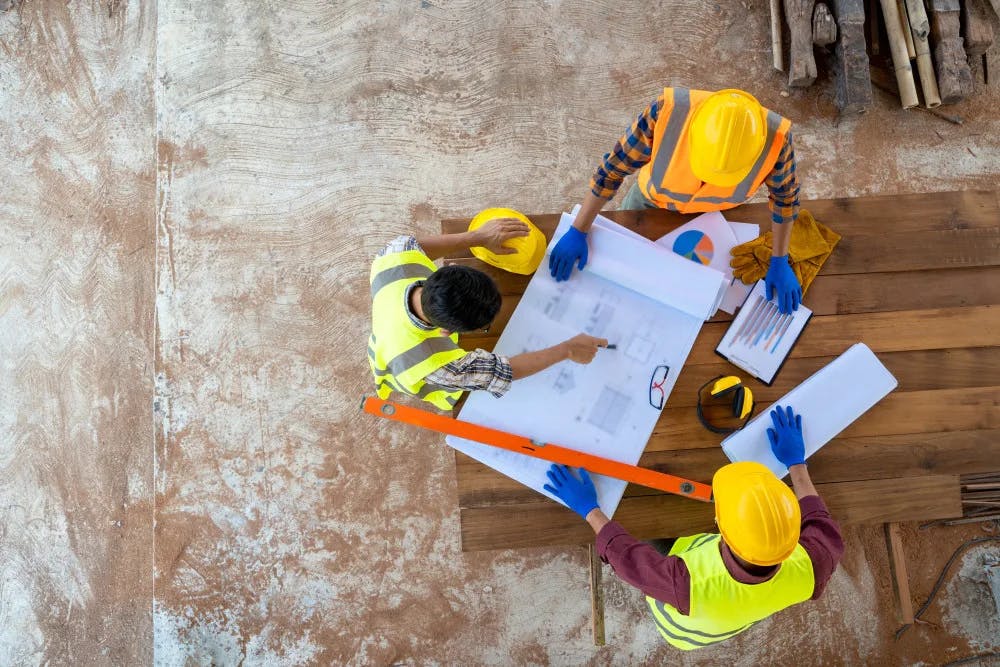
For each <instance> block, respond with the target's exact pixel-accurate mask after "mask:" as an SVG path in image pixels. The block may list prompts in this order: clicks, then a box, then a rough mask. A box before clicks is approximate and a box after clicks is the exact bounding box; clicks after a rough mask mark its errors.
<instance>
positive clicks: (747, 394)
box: [698, 375, 754, 434]
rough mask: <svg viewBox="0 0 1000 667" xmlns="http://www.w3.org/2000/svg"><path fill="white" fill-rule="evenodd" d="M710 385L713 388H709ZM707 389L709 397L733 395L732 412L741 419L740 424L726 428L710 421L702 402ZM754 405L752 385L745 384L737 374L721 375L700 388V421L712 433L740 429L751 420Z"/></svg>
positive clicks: (730, 431) (723, 432)
mask: <svg viewBox="0 0 1000 667" xmlns="http://www.w3.org/2000/svg"><path fill="white" fill-rule="evenodd" d="M709 387H711V388H710V389H709ZM706 389H708V398H722V397H724V396H727V395H729V394H732V395H733V401H732V413H733V417H737V418H738V419H739V420H740V423H739V425H738V426H736V427H735V428H726V427H720V426H716V425H714V424H711V423H709V421H708V420H707V419H706V417H705V413H704V410H703V409H702V403H703V401H704V400H705V398H706V397H705V390H706ZM753 407H754V406H753V392H752V391H750V387H747V386H745V385H744V384H743V381H742V380H740V379H739V378H738V377H737V376H735V375H720V376H719V377H717V378H713V379H711V380H709V381H708V382H706V383H705V384H703V385H702V386H701V389H699V390H698V421H700V422H701V425H702V426H704V427H705V428H707V429H708V430H709V431H711V432H712V433H721V434H725V433H733V432H735V431H738V430H740V429H741V428H743V427H744V426H746V423H747V422H748V421H750V417H751V416H752V415H753Z"/></svg>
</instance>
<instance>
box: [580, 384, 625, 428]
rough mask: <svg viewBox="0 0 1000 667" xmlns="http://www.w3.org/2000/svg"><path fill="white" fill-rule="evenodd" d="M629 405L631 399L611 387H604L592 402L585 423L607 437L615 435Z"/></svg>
mask: <svg viewBox="0 0 1000 667" xmlns="http://www.w3.org/2000/svg"><path fill="white" fill-rule="evenodd" d="M631 403H632V399H630V398H629V397H628V396H627V395H625V394H623V393H621V392H620V391H615V390H614V389H612V388H611V387H605V388H604V389H602V390H601V394H600V396H598V397H597V400H596V401H594V407H592V408H591V409H590V416H589V417H588V418H587V421H588V422H590V423H591V424H593V425H594V426H596V427H597V428H599V429H601V430H602V431H604V432H605V433H607V434H608V435H615V433H617V432H618V425H619V424H621V422H622V420H623V419H624V418H625V415H626V414H627V413H628V410H629V407H630V405H631Z"/></svg>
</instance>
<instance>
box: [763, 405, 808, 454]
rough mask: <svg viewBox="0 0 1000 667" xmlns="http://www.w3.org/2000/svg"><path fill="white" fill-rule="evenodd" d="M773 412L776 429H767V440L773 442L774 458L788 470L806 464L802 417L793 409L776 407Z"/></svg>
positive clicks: (772, 419)
mask: <svg viewBox="0 0 1000 667" xmlns="http://www.w3.org/2000/svg"><path fill="white" fill-rule="evenodd" d="M774 408H775V409H774V410H771V422H772V423H774V428H769V429H767V439H768V440H770V441H771V451H772V452H773V453H774V458H776V459H778V460H779V461H781V462H782V463H783V464H784V465H785V467H786V468H791V467H792V466H794V465H798V464H800V463H805V462H806V445H805V441H804V440H803V439H802V415H796V414H795V413H794V412H792V409H791V408H790V407H789V408H782V407H781V406H780V405H776V406H774Z"/></svg>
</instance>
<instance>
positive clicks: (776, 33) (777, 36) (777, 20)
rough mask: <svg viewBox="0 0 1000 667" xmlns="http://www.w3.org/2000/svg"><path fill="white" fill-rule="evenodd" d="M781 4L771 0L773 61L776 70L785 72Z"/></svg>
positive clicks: (779, 0) (778, 1)
mask: <svg viewBox="0 0 1000 667" xmlns="http://www.w3.org/2000/svg"><path fill="white" fill-rule="evenodd" d="M781 2H782V0H771V61H772V62H773V63H774V69H776V70H778V71H779V72H784V71H785V54H784V51H783V50H782V44H781Z"/></svg>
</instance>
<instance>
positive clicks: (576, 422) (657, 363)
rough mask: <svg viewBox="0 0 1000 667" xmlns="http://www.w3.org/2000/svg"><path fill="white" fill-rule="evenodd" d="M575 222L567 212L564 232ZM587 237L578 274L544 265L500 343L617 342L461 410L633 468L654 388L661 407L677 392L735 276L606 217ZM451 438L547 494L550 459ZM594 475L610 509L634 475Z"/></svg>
mask: <svg viewBox="0 0 1000 667" xmlns="http://www.w3.org/2000/svg"><path fill="white" fill-rule="evenodd" d="M571 223H572V218H571V217H570V216H569V215H568V214H567V215H564V216H563V221H562V222H561V223H560V228H559V230H557V232H556V238H559V236H560V235H561V234H562V233H563V232H564V231H565V227H566V226H568V225H569V224H571ZM609 224H612V225H613V224H614V223H610V222H609ZM589 241H590V244H591V245H590V251H591V252H590V255H591V261H590V262H589V263H588V264H587V267H586V269H585V270H584V271H574V272H573V276H572V277H571V279H570V280H568V281H565V282H562V283H557V282H555V280H553V279H552V277H551V276H550V275H549V273H548V272H547V271H538V272H536V273H535V275H534V276H533V277H532V279H531V282H530V283H529V284H528V288H527V290H526V291H525V293H524V296H522V297H521V301H520V302H519V303H518V306H517V309H516V310H515V311H514V314H513V315H512V317H511V319H510V321H509V322H508V324H507V327H506V328H505V329H504V332H503V334H502V335H501V336H500V339H499V340H498V341H497V344H496V347H495V351H496V352H498V353H500V354H504V355H508V356H509V355H515V354H519V353H521V352H527V351H533V350H538V349H542V348H544V347H548V346H550V345H554V344H556V343H559V342H561V341H563V340H566V339H567V338H570V337H572V336H574V335H576V334H578V333H589V334H591V335H594V336H599V337H602V338H607V339H608V340H609V342H611V343H614V344H616V345H617V346H618V347H617V349H615V350H600V351H599V352H598V353H597V358H596V359H595V360H594V361H593V362H592V363H590V364H588V365H580V364H574V363H573V362H568V361H564V362H561V363H559V364H557V365H555V366H553V367H551V368H549V369H547V370H545V371H543V372H541V373H538V374H536V375H533V376H531V377H527V378H524V379H521V380H517V381H515V382H514V383H513V385H512V387H511V389H510V391H509V392H508V393H507V394H506V395H505V396H504V397H503V398H499V399H497V398H494V397H493V396H491V395H490V394H488V393H487V392H473V393H472V394H471V395H470V396H469V398H468V400H466V402H465V405H464V407H463V408H462V411H461V414H460V415H459V416H460V418H461V419H462V420H464V421H469V422H473V423H476V424H482V425H485V426H490V427H493V428H498V429H502V430H505V431H508V432H511V433H516V434H518V435H522V436H526V437H530V438H534V439H537V440H541V441H544V442H551V443H554V444H558V445H562V446H565V447H568V448H571V449H576V450H578V451H583V452H587V453H590V454H595V455H598V456H603V457H605V458H610V459H614V460H616V461H622V462H625V463H630V464H635V463H636V462H638V460H639V457H640V456H641V455H642V452H643V450H644V449H645V447H646V442H647V441H648V440H649V436H650V434H651V433H652V431H653V427H654V426H655V424H656V421H657V419H658V418H659V416H660V408H659V407H654V405H653V404H652V402H651V396H652V397H653V399H655V400H656V402H657V403H658V402H659V397H660V396H662V397H663V401H664V402H665V401H666V398H667V397H669V395H670V391H671V390H672V389H673V385H674V382H675V381H676V379H677V375H678V373H679V372H680V369H681V367H682V366H683V364H684V361H685V360H686V359H687V356H688V354H689V353H690V351H691V346H692V345H693V344H694V340H695V338H696V337H697V335H698V331H699V330H700V328H701V325H702V322H703V320H704V317H705V314H706V313H710V312H714V307H715V303H716V302H717V300H718V298H720V296H721V290H722V289H724V287H725V281H724V279H723V276H722V274H721V273H719V272H718V271H715V270H713V269H709V268H707V267H704V266H699V265H696V264H694V263H693V262H688V261H687V260H684V259H682V258H679V257H677V256H675V255H673V254H672V253H669V252H665V251H663V250H662V249H660V248H657V247H655V246H654V245H653V244H651V243H649V242H647V241H645V240H643V241H642V242H639V241H637V240H635V239H631V238H629V237H628V235H626V234H621V233H618V232H617V231H615V230H613V229H606V228H604V226H603V225H602V226H601V227H596V226H595V227H594V228H593V230H592V232H591V237H590V239H589ZM543 266H545V263H544V262H543ZM625 285H627V286H625ZM664 366H665V367H667V368H669V371H668V372H667V373H666V376H665V378H664V379H663V380H662V381H658V383H657V384H658V385H659V386H658V388H652V389H651V387H650V385H651V379H652V378H653V376H654V374H656V373H657V370H658V369H660V374H662V367H664ZM657 379H659V376H658V377H657ZM447 441H448V444H450V445H451V446H453V447H455V448H456V449H458V450H460V451H462V452H465V453H466V454H468V455H470V456H472V457H473V458H476V459H478V460H480V461H483V462H484V463H486V464H487V465H490V466H492V467H493V468H496V469H497V470H499V471H500V472H503V473H504V474H506V475H508V476H510V477H512V478H513V479H516V480H517V481H519V482H521V483H522V484H525V485H527V486H529V487H531V488H533V489H535V490H536V491H539V492H540V493H544V491H543V490H542V486H543V485H544V484H546V483H547V482H548V479H547V478H546V476H545V472H546V471H547V470H548V468H549V464H548V463H547V462H545V461H542V460H539V459H535V458H531V457H529V456H524V455H520V454H512V453H509V452H505V451H503V450H497V449H495V448H492V447H489V446H487V445H481V444H479V443H474V442H470V441H468V440H463V439H460V438H454V437H451V436H449V437H448V438H447ZM594 482H595V485H596V487H597V497H598V502H599V504H600V506H601V509H602V510H604V512H605V513H606V514H608V515H609V516H611V515H612V514H613V513H614V511H615V509H616V508H617V507H618V503H619V501H620V500H621V496H622V494H623V493H624V491H625V486H626V483H625V482H622V481H619V480H615V479H610V478H605V477H601V476H599V475H595V476H594ZM546 495H548V494H546Z"/></svg>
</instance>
